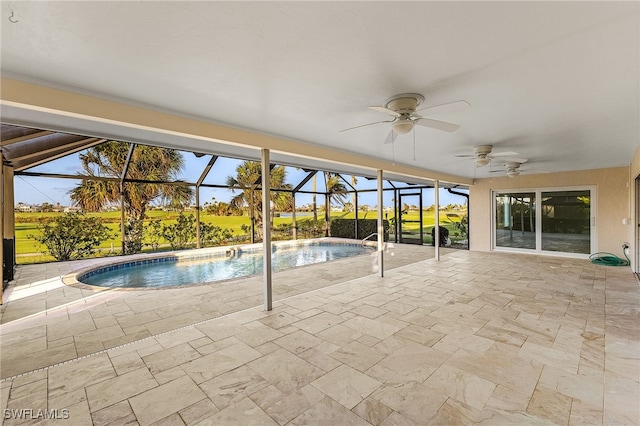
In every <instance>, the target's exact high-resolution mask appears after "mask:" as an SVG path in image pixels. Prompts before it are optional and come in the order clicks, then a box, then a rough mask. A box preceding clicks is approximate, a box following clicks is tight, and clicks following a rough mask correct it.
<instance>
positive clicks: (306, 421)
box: [287, 398, 370, 426]
mask: <svg viewBox="0 0 640 426" xmlns="http://www.w3.org/2000/svg"><path fill="white" fill-rule="evenodd" d="M287 424H288V425H291V426H295V425H305V426H306V425H353V426H368V425H370V423H368V422H366V421H364V420H363V419H362V418H360V417H358V416H357V415H356V414H354V413H353V412H351V411H349V410H347V409H346V408H344V407H343V406H342V405H340V404H338V403H337V402H335V401H334V400H332V399H331V398H324V399H322V401H320V402H318V403H317V404H315V405H314V406H312V407H311V408H309V409H308V410H307V411H305V412H304V413H302V414H300V415H299V416H298V417H296V418H295V419H293V420H292V421H291V422H290V423H287Z"/></svg>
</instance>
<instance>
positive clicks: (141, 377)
mask: <svg viewBox="0 0 640 426" xmlns="http://www.w3.org/2000/svg"><path fill="white" fill-rule="evenodd" d="M156 386H158V382H157V381H156V380H155V379H154V378H153V376H152V375H151V373H150V372H149V370H147V369H146V368H144V367H143V368H139V369H137V370H134V371H131V372H129V373H125V374H123V375H121V376H117V377H114V378H111V379H107V380H103V381H101V382H100V383H95V384H93V385H89V386H87V387H86V389H85V390H86V393H87V399H88V400H89V408H90V410H91V411H92V412H93V411H98V410H101V409H103V408H105V407H108V406H110V405H112V404H115V403H116V402H120V401H123V400H125V399H128V398H130V397H132V396H135V395H138V394H139V393H142V392H144V391H146V390H149V389H151V388H154V387H156Z"/></svg>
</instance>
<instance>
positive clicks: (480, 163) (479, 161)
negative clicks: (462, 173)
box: [473, 157, 491, 167]
mask: <svg viewBox="0 0 640 426" xmlns="http://www.w3.org/2000/svg"><path fill="white" fill-rule="evenodd" d="M473 161H474V162H475V163H476V167H484V166H486V165H487V164H489V163H490V162H491V158H489V157H483V158H476V159H475V160H473Z"/></svg>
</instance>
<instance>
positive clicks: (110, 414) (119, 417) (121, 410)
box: [91, 401, 137, 426]
mask: <svg viewBox="0 0 640 426" xmlns="http://www.w3.org/2000/svg"><path fill="white" fill-rule="evenodd" d="M91 418H92V420H93V425H94V426H106V425H114V426H115V425H134V424H137V421H136V416H135V414H133V410H132V409H131V406H130V405H129V401H122V402H118V403H117V404H113V405H112V406H110V407H107V408H103V409H102V410H99V411H95V412H93V413H91Z"/></svg>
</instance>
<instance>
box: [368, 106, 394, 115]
mask: <svg viewBox="0 0 640 426" xmlns="http://www.w3.org/2000/svg"><path fill="white" fill-rule="evenodd" d="M367 108H369V109H372V110H375V111H380V112H384V113H385V114H389V115H392V116H394V117H400V114H399V113H397V112H395V111H394V110H392V109H389V108H385V107H381V106H370V107H367Z"/></svg>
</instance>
